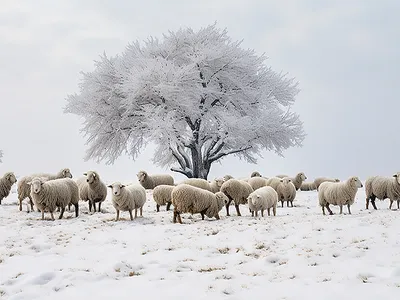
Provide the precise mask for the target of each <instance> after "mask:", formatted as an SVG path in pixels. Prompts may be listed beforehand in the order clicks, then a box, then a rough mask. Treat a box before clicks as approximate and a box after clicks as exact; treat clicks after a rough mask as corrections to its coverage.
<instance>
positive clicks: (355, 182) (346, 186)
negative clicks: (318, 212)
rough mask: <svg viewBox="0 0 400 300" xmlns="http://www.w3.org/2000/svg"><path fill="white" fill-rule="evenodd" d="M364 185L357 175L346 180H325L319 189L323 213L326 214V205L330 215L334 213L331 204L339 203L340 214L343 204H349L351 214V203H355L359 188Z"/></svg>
mask: <svg viewBox="0 0 400 300" xmlns="http://www.w3.org/2000/svg"><path fill="white" fill-rule="evenodd" d="M362 187H363V185H362V183H361V181H360V179H359V178H358V177H356V176H353V177H350V178H349V179H347V180H346V181H345V182H329V181H327V182H323V183H321V185H320V186H319V189H318V200H319V205H321V207H322V213H323V214H324V215H325V207H326V209H327V210H328V212H329V214H330V215H333V213H332V210H331V209H330V208H329V204H332V205H339V206H340V214H342V212H343V205H347V209H348V211H349V214H351V211H350V205H352V204H353V203H354V200H355V197H356V194H357V190H358V189H359V188H362Z"/></svg>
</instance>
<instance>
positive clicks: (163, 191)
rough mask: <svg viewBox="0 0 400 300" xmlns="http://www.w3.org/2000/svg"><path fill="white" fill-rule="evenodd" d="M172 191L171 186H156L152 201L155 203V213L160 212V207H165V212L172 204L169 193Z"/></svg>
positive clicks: (172, 187)
mask: <svg viewBox="0 0 400 300" xmlns="http://www.w3.org/2000/svg"><path fill="white" fill-rule="evenodd" d="M173 189H174V186H173V185H165V184H162V185H158V186H156V187H155V188H154V189H153V199H154V201H155V202H156V209H157V212H159V211H160V206H163V205H167V211H169V208H170V207H171V204H172V199H171V193H172V190H173Z"/></svg>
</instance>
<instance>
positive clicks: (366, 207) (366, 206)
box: [365, 197, 369, 209]
mask: <svg viewBox="0 0 400 300" xmlns="http://www.w3.org/2000/svg"><path fill="white" fill-rule="evenodd" d="M368 206H369V197H367V198H366V199H365V209H368Z"/></svg>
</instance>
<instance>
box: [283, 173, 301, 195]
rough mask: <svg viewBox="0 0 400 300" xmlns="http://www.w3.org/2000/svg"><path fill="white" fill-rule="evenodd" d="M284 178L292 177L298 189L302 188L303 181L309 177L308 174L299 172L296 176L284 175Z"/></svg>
mask: <svg viewBox="0 0 400 300" xmlns="http://www.w3.org/2000/svg"><path fill="white" fill-rule="evenodd" d="M284 178H290V179H291V181H292V183H293V184H294V187H295V188H296V191H298V190H299V189H300V187H301V184H302V183H303V181H304V180H306V179H307V177H306V175H305V174H304V173H303V172H300V173H298V174H297V175H296V176H295V177H284Z"/></svg>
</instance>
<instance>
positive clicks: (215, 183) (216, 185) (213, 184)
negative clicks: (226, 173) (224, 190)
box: [208, 178, 224, 194]
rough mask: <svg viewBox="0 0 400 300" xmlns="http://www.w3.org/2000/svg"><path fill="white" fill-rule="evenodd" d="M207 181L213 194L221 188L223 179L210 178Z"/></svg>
mask: <svg viewBox="0 0 400 300" xmlns="http://www.w3.org/2000/svg"><path fill="white" fill-rule="evenodd" d="M208 183H209V184H210V188H211V192H213V193H214V194H215V193H216V192H219V191H220V190H221V186H222V185H223V183H224V179H223V178H214V180H211V181H209V182H208Z"/></svg>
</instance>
